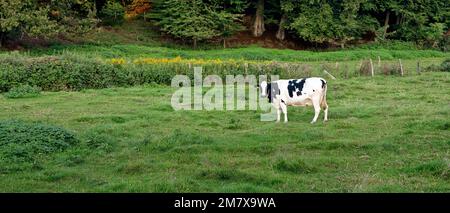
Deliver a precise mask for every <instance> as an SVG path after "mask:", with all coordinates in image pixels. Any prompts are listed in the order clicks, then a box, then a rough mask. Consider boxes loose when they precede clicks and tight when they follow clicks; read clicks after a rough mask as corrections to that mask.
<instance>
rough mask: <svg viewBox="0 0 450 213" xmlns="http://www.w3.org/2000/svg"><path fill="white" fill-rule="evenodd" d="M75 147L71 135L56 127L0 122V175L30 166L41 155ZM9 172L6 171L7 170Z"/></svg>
mask: <svg viewBox="0 0 450 213" xmlns="http://www.w3.org/2000/svg"><path fill="white" fill-rule="evenodd" d="M77 143H78V139H77V138H76V137H75V135H74V134H72V133H71V132H69V131H67V130H65V129H63V128H61V127H56V126H51V125H47V124H40V123H27V122H23V121H18V120H4V121H0V161H1V163H0V172H1V171H4V170H9V169H12V168H15V169H17V168H20V167H22V166H23V165H21V164H25V165H29V166H32V165H33V164H36V161H38V160H39V158H40V157H41V156H43V155H47V154H50V153H54V152H59V151H63V150H65V149H67V148H69V147H71V146H74V145H76V144H77ZM8 168H9V169H8Z"/></svg>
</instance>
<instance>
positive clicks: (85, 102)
mask: <svg viewBox="0 0 450 213" xmlns="http://www.w3.org/2000/svg"><path fill="white" fill-rule="evenodd" d="M449 77H450V76H449V73H423V74H422V75H420V76H406V77H398V76H387V77H385V76H376V77H375V78H369V77H358V78H352V79H347V80H343V79H341V80H331V79H329V90H328V91H329V92H328V99H329V100H328V102H329V105H330V120H329V122H328V123H325V124H324V123H322V122H319V123H317V124H315V125H311V124H309V121H310V120H311V118H312V116H313V110H312V109H311V108H295V107H290V108H289V123H288V124H283V123H278V124H277V123H273V122H261V121H260V120H259V116H260V113H261V112H260V111H173V109H172V108H171V106H170V98H171V95H172V93H173V92H174V89H173V88H171V87H168V86H158V85H147V86H138V87H131V88H109V89H101V90H83V91H80V92H43V93H42V94H41V95H40V96H37V97H28V98H19V99H7V98H4V97H0V109H1V110H0V119H2V120H3V119H5V120H6V119H11V118H14V119H21V120H25V121H39V122H44V123H48V124H50V125H56V126H61V127H64V128H66V129H68V130H70V131H71V132H73V133H74V134H75V135H77V137H78V138H79V139H80V141H81V142H80V143H79V144H78V145H76V146H73V147H71V148H68V149H66V150H65V151H63V152H59V153H53V154H49V155H46V156H45V157H43V158H41V159H40V160H39V161H38V162H35V164H38V166H36V167H33V168H32V169H24V170H22V171H16V172H3V173H1V174H0V177H1V178H0V191H1V192H449V191H450V179H449V178H450V175H449V167H450V160H449V157H450V153H449V150H450V140H449V138H450V131H449V126H450V123H449V120H450V119H449V118H450V114H449V113H450V112H449V111H450V110H449V103H450V95H449V93H448V91H449V90H448V89H449V87H450V78H449Z"/></svg>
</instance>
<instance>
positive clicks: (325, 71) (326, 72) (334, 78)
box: [323, 70, 336, 80]
mask: <svg viewBox="0 0 450 213" xmlns="http://www.w3.org/2000/svg"><path fill="white" fill-rule="evenodd" d="M323 72H324V73H325V74H327V75H329V76H330V77H331V78H332V79H333V80H336V77H334V76H333V75H331V74H330V73H329V72H328V71H327V70H323Z"/></svg>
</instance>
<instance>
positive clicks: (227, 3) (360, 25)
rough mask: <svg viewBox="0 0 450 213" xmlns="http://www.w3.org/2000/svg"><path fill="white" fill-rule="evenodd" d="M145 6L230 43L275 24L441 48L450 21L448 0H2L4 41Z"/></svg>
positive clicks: (187, 33) (176, 33)
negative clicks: (240, 33)
mask: <svg viewBox="0 0 450 213" xmlns="http://www.w3.org/2000/svg"><path fill="white" fill-rule="evenodd" d="M140 5H145V8H147V9H148V8H149V7H150V8H151V9H150V10H149V11H148V12H146V14H145V15H144V17H145V18H146V20H151V21H153V22H155V24H156V25H157V26H158V27H159V28H160V30H161V31H163V32H164V33H166V34H168V35H170V36H173V37H175V38H178V39H181V40H185V41H189V42H192V44H193V45H194V46H197V43H198V42H200V41H208V40H211V39H217V38H221V39H222V40H223V45H224V47H226V44H227V41H226V40H227V38H229V37H231V36H233V35H235V33H236V32H238V31H241V30H244V29H247V30H249V31H251V34H252V35H253V36H254V37H260V36H262V35H263V34H264V33H265V32H266V30H267V29H268V28H270V29H272V28H276V38H277V39H279V40H285V39H286V38H287V35H289V36H290V37H292V38H295V39H298V40H301V41H304V42H310V43H316V44H333V45H338V46H341V47H345V46H346V45H347V44H348V43H349V42H352V41H357V40H359V39H361V38H363V37H365V36H370V37H372V38H375V39H377V40H386V39H390V40H404V41H414V42H417V43H418V44H421V45H427V46H431V47H437V46H439V44H440V43H439V42H442V41H444V37H445V36H444V35H445V34H446V33H447V34H448V30H449V26H450V20H449V17H450V5H449V4H448V0H339V1H335V0H94V1H92V0H58V1H54V0H0V45H1V44H3V43H4V41H5V40H6V39H8V38H11V37H16V38H17V37H21V36H24V35H26V36H39V37H50V36H53V35H55V34H60V33H70V32H84V31H87V30H89V29H91V28H92V27H95V26H96V25H97V24H98V23H100V22H102V23H103V24H110V25H112V24H120V23H121V22H122V21H123V18H124V15H125V9H126V8H136V7H140ZM149 5H151V6H149ZM141 8H142V7H141ZM244 20H248V21H244ZM446 38H447V42H448V36H447V37H446ZM447 45H448V43H447Z"/></svg>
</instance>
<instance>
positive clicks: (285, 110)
mask: <svg viewBox="0 0 450 213" xmlns="http://www.w3.org/2000/svg"><path fill="white" fill-rule="evenodd" d="M280 106H281V110H282V111H283V114H284V122H285V123H287V122H288V117H287V105H286V103H284V101H281V104H280Z"/></svg>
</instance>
